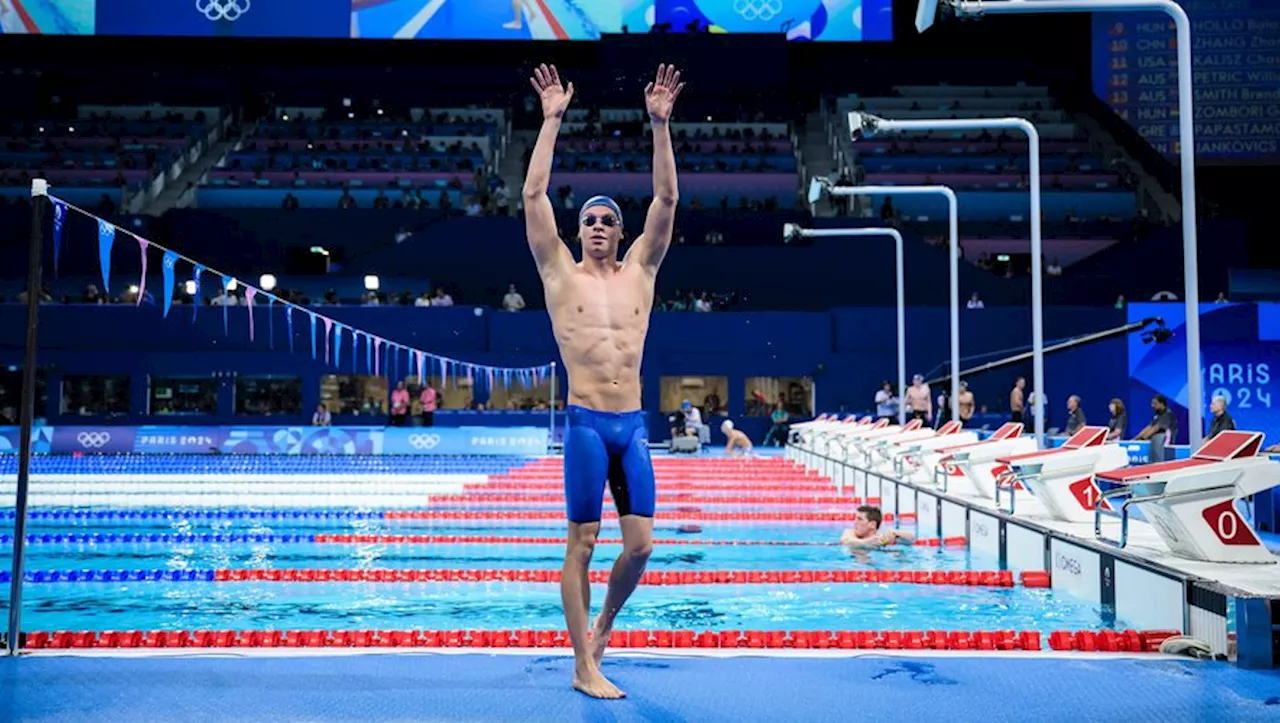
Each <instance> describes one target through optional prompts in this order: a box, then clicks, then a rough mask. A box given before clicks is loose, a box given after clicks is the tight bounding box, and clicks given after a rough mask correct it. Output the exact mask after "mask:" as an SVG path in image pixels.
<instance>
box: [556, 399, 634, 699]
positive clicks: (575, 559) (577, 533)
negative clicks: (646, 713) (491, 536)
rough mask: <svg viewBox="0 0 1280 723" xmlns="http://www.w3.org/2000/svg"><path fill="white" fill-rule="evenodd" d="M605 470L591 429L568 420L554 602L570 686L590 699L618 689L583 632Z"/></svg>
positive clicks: (602, 449)
mask: <svg viewBox="0 0 1280 723" xmlns="http://www.w3.org/2000/svg"><path fill="white" fill-rule="evenodd" d="M608 472H609V453H608V451H607V450H606V449H605V445H604V440H603V439H601V438H600V435H599V434H598V433H596V431H595V430H594V429H592V428H590V427H587V426H575V425H573V424H572V423H571V424H570V425H569V428H568V430H567V431H566V433H565V440H564V496H565V503H566V506H567V508H568V516H569V534H568V537H567V538H566V545H565V554H564V567H562V568H561V570H560V602H561V604H562V605H564V621H565V625H566V627H567V628H568V630H569V640H570V641H571V642H572V643H573V657H574V671H573V687H574V688H576V689H577V690H580V691H582V692H583V693H585V694H587V695H589V696H592V697H593V698H621V697H622V691H620V690H618V689H617V687H615V686H614V685H613V684H612V683H610V682H609V681H608V680H606V679H605V677H604V676H603V675H601V674H600V667H599V665H598V664H597V663H596V661H595V659H594V658H593V656H592V654H591V641H590V639H589V638H588V635H587V630H588V627H587V625H588V615H589V614H590V610H591V583H590V581H589V579H588V570H589V568H590V566H591V556H592V553H594V552H595V549H596V537H597V536H598V535H599V534H600V508H601V506H602V505H603V504H604V484H605V478H606V476H607V475H608Z"/></svg>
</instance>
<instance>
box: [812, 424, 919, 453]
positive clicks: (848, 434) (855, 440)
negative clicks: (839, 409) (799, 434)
mask: <svg viewBox="0 0 1280 723" xmlns="http://www.w3.org/2000/svg"><path fill="white" fill-rule="evenodd" d="M899 429H901V428H900V427H898V426H896V425H891V424H889V420H887V419H878V420H876V421H875V422H872V423H868V424H860V423H859V424H847V425H844V426H842V427H840V428H839V429H835V430H832V431H830V432H823V433H821V434H818V435H816V436H815V438H814V444H813V447H814V448H815V449H819V450H820V451H821V453H822V454H824V455H826V456H828V457H833V458H835V459H840V460H843V461H848V460H852V459H855V455H854V452H855V450H856V449H857V447H856V445H858V444H861V443H862V442H863V441H864V440H866V439H870V438H872V437H877V436H883V435H886V434H893V433H895V432H897V431H898V430H899ZM836 450H839V455H836V454H835V451H836Z"/></svg>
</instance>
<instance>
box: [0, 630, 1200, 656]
mask: <svg viewBox="0 0 1280 723" xmlns="http://www.w3.org/2000/svg"><path fill="white" fill-rule="evenodd" d="M1177 634H1178V633H1177V632H1175V631H1170V630H1148V631H1139V630H1124V631H1115V630H1103V631H1101V632H1095V631H1092V630H1080V631H1055V632H1053V633H1051V634H1050V636H1049V647H1050V649H1052V650H1085V649H1086V648H1087V649H1091V650H1097V651H1104V652H1126V653H1146V652H1157V651H1159V649H1160V644H1161V643H1163V642H1164V641H1165V640H1166V639H1168V638H1169V637H1171V636H1173V635H1177ZM19 642H20V643H21V647H23V648H25V649H29V650H48V649H69V648H517V649H519V648H566V647H569V636H568V634H567V633H566V632H565V631H563V630H123V631H115V630H106V631H101V632H99V631H93V630H82V631H75V630H57V631H50V632H45V631H36V632H29V633H24V634H23V636H22V639H21V640H20V641H19ZM1068 645H1072V646H1074V647H1067V646H1068ZM609 647H611V648H622V649H636V648H704V649H706V648H730V649H733V648H754V649H762V648H768V649H784V648H792V649H837V650H982V651H1022V650H1030V651H1037V650H1042V643H1041V634H1040V632H1039V631H1035V630H1023V631H1020V632H1015V631H1013V630H993V631H977V632H973V631H948V630H904V631H892V630H890V631H876V630H791V631H787V630H720V631H713V630H706V631H693V630H615V631H613V634H612V635H611V636H610V637H609Z"/></svg>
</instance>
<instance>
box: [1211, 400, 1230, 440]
mask: <svg viewBox="0 0 1280 723" xmlns="http://www.w3.org/2000/svg"><path fill="white" fill-rule="evenodd" d="M1209 412H1210V413H1211V414H1213V421H1212V422H1210V423H1209V434H1208V435H1206V436H1205V438H1204V441H1206V442H1208V441H1209V440H1211V439H1213V438H1214V437H1216V436H1218V433H1219V432H1230V431H1232V430H1234V429H1235V428H1236V420H1234V419H1232V418H1231V415H1230V414H1227V398H1226V397H1223V396H1217V397H1214V398H1213V401H1212V402H1209Z"/></svg>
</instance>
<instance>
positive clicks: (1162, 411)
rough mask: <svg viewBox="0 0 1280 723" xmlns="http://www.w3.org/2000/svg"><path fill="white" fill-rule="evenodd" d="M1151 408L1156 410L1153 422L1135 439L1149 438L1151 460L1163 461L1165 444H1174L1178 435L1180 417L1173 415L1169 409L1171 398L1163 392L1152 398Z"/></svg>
mask: <svg viewBox="0 0 1280 723" xmlns="http://www.w3.org/2000/svg"><path fill="white" fill-rule="evenodd" d="M1151 410H1152V411H1153V412H1155V416H1153V417H1152V418H1151V423H1150V424H1148V425H1147V426H1146V427H1144V428H1143V429H1142V431H1141V432H1138V436H1136V437H1134V439H1136V440H1149V441H1150V442H1151V454H1150V456H1149V458H1150V461H1151V462H1163V461H1165V456H1164V455H1165V452H1164V448H1165V446H1166V445H1170V444H1173V440H1174V439H1175V438H1176V437H1177V436H1178V419H1177V417H1174V416H1173V412H1172V411H1171V410H1170V409H1169V399H1168V397H1166V396H1165V395H1163V394H1157V395H1155V396H1154V397H1152V398H1151Z"/></svg>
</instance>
